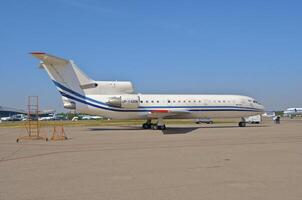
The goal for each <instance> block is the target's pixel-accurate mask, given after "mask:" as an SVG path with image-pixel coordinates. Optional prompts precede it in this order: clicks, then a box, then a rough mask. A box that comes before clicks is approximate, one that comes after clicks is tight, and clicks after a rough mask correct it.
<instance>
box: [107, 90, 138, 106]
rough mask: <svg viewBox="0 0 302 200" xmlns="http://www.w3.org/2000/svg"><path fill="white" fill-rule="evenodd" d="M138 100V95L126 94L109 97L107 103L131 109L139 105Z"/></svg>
mask: <svg viewBox="0 0 302 200" xmlns="http://www.w3.org/2000/svg"><path fill="white" fill-rule="evenodd" d="M139 102H140V101H139V96H138V95H135V94H133V95H131V94H129V95H128V94H127V95H122V96H115V97H109V99H108V101H107V104H110V105H112V106H115V107H119V108H126V109H133V108H138V107H139Z"/></svg>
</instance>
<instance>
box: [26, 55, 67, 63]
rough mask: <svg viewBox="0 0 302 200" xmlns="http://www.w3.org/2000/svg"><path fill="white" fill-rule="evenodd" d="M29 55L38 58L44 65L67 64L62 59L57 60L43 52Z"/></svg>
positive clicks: (57, 58)
mask: <svg viewBox="0 0 302 200" xmlns="http://www.w3.org/2000/svg"><path fill="white" fill-rule="evenodd" d="M30 54H31V55H33V56H34V57H36V58H38V59H39V60H41V61H43V63H46V64H53V65H66V64H68V62H69V61H68V60H66V59H64V58H59V57H56V56H52V55H49V54H47V53H43V52H31V53H30Z"/></svg>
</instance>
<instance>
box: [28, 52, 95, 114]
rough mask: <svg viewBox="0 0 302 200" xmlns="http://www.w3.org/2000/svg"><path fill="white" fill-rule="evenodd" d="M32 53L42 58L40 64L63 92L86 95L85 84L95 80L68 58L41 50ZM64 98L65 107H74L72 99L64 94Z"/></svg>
mask: <svg viewBox="0 0 302 200" xmlns="http://www.w3.org/2000/svg"><path fill="white" fill-rule="evenodd" d="M31 54H32V55H33V56H34V57H36V58H38V59H39V60H41V64H40V66H41V67H42V68H44V69H45V70H46V71H47V73H48V75H49V76H50V78H51V79H52V81H53V82H54V84H55V85H56V87H57V89H58V90H59V91H60V92H61V93H62V92H64V90H65V91H66V90H67V91H73V92H76V93H78V94H80V95H85V93H84V90H83V89H84V88H83V86H84V87H85V86H87V85H89V84H91V83H93V82H94V80H92V79H91V78H89V77H88V76H87V75H86V74H85V73H84V72H82V71H81V70H80V69H79V68H78V67H77V66H76V64H74V62H73V61H72V60H66V59H63V58H59V57H56V56H52V55H49V54H46V53H41V52H32V53H31ZM62 98H63V103H64V107H65V108H69V109H74V108H73V107H75V106H74V105H73V102H72V101H70V100H69V99H67V98H66V97H64V96H63V97H62Z"/></svg>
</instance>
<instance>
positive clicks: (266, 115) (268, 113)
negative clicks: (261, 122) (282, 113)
mask: <svg viewBox="0 0 302 200" xmlns="http://www.w3.org/2000/svg"><path fill="white" fill-rule="evenodd" d="M275 116H276V113H275V112H266V113H264V114H263V115H262V117H266V118H273V117H275Z"/></svg>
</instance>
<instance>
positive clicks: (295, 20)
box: [0, 0, 302, 111]
mask: <svg viewBox="0 0 302 200" xmlns="http://www.w3.org/2000/svg"><path fill="white" fill-rule="evenodd" d="M301 10H302V3H301V1H290V0H284V1H278V0H253V1H251V0H246V1H245V0H236V1H234V0H228V1H225V0H221V1H215V0H208V1H172V0H171V1H163V0H161V1H155V0H154V1H131V0H129V1H123V0H121V1H114V0H113V1H98V0H89V1H88V0H50V1H42V0H41V1H38V0H24V1H17V0H10V1H3V2H2V3H1V7H0V19H1V20H0V21H1V23H0V26H1V27H0V28H1V29H0V41H1V43H0V55H1V57H0V58H1V59H0V76H1V77H0V86H1V98H0V105H3V106H11V107H18V108H24V107H25V105H26V97H27V96H28V95H39V96H40V99H41V102H42V106H43V108H55V109H57V110H58V111H61V110H63V109H62V103H61V99H60V95H59V93H58V92H57V90H56V89H55V87H54V86H53V84H52V83H51V82H50V80H49V79H48V77H47V75H46V73H45V72H44V71H43V70H40V69H38V67H37V66H38V60H36V59H34V58H32V57H31V56H30V55H29V54H28V52H31V51H44V52H48V53H51V54H54V55H58V56H61V57H65V58H70V59H73V60H74V61H75V62H76V63H77V64H78V65H79V66H80V67H81V68H82V69H83V71H85V72H86V73H87V74H88V75H90V76H91V77H92V78H94V79H96V80H131V81H132V82H133V83H134V85H135V88H136V90H137V91H138V92H140V93H224V94H227V93H232V94H243V95H250V96H253V97H255V98H257V99H259V101H261V102H262V103H263V104H264V105H265V106H266V107H267V108H268V109H284V108H286V107H292V106H293V107H302V83H301V80H302V78H301V75H302V12H301Z"/></svg>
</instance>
